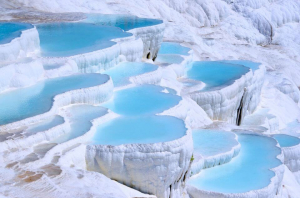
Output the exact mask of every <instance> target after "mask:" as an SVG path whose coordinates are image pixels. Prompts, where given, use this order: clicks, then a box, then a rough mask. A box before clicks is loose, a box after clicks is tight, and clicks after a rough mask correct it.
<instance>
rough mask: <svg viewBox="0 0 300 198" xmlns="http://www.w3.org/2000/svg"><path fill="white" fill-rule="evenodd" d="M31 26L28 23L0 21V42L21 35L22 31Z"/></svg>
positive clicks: (9, 40)
mask: <svg viewBox="0 0 300 198" xmlns="http://www.w3.org/2000/svg"><path fill="white" fill-rule="evenodd" d="M31 28H33V25H31V24H28V23H0V44H5V43H9V42H11V41H12V40H13V39H14V38H16V37H19V36H21V34H22V31H24V30H27V29H31Z"/></svg>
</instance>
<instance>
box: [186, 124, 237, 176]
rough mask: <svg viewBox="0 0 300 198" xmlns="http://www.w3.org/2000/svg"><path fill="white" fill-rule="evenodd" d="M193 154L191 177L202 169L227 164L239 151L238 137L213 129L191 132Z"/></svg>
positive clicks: (231, 133)
mask: <svg viewBox="0 0 300 198" xmlns="http://www.w3.org/2000/svg"><path fill="white" fill-rule="evenodd" d="M193 141H194V152H193V158H194V159H193V163H192V167H191V175H195V174H197V173H199V172H200V171H201V170H202V169H205V168H211V167H214V166H218V165H222V164H225V163H228V162H229V161H231V160H232V158H234V157H236V156H237V155H238V154H239V152H240V149H241V144H240V143H239V142H238V136H237V135H236V134H235V133H233V132H226V131H221V130H215V129H202V130H193Z"/></svg>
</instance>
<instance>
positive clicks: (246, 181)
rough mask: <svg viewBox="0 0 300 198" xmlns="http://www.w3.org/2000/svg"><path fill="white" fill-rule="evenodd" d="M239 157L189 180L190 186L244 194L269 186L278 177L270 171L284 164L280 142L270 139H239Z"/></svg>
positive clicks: (241, 135)
mask: <svg viewBox="0 0 300 198" xmlns="http://www.w3.org/2000/svg"><path fill="white" fill-rule="evenodd" d="M238 139H239V142H240V144H241V151H240V153H239V155H238V156H237V157H235V158H233V159H232V160H231V161H230V162H229V163H227V164H224V165H221V166H216V167H213V168H209V169H205V170H202V171H201V172H200V173H199V174H198V175H195V176H193V177H192V178H191V179H190V180H189V185H192V186H194V187H196V188H198V189H201V190H205V191H215V192H221V193H243V192H247V191H251V190H258V189H261V188H264V187H266V186H268V185H269V183H270V179H271V178H272V177H273V176H274V175H275V173H274V172H273V171H271V170H269V169H271V168H275V167H277V166H279V165H280V164H281V161H280V160H279V159H277V158H276V156H277V155H279V154H280V153H281V151H280V148H278V147H276V144H277V142H276V141H275V140H274V139H272V138H268V137H263V136H256V135H246V134H240V135H238Z"/></svg>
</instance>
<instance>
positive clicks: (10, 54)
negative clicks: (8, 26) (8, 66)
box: [0, 27, 40, 62]
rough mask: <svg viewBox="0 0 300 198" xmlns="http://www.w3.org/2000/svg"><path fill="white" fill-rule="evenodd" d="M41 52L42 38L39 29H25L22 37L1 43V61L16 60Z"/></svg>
mask: <svg viewBox="0 0 300 198" xmlns="http://www.w3.org/2000/svg"><path fill="white" fill-rule="evenodd" d="M39 52H40V39H39V35H38V31H37V29H36V28H35V27H34V28H31V29H28V30H24V31H22V33H21V36H20V37H17V38H15V39H13V40H12V41H11V42H9V43H6V44H2V45H0V60H1V62H10V61H15V60H16V59H18V58H24V57H28V56H36V55H37V54H38V53H39Z"/></svg>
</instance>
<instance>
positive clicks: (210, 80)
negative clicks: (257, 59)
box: [186, 61, 249, 91]
mask: <svg viewBox="0 0 300 198" xmlns="http://www.w3.org/2000/svg"><path fill="white" fill-rule="evenodd" d="M247 72H249V68H247V67H244V66H241V65H235V64H229V63H223V62H218V61H196V62H193V63H192V64H191V65H189V66H188V70H187V73H186V75H187V77H188V78H190V79H193V80H199V81H202V82H204V83H205V84H206V86H205V88H204V89H203V90H201V91H208V90H213V89H218V88H221V87H224V86H228V85H230V84H232V83H233V82H234V81H235V80H237V79H239V78H240V77H241V76H242V75H244V74H246V73H247Z"/></svg>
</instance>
